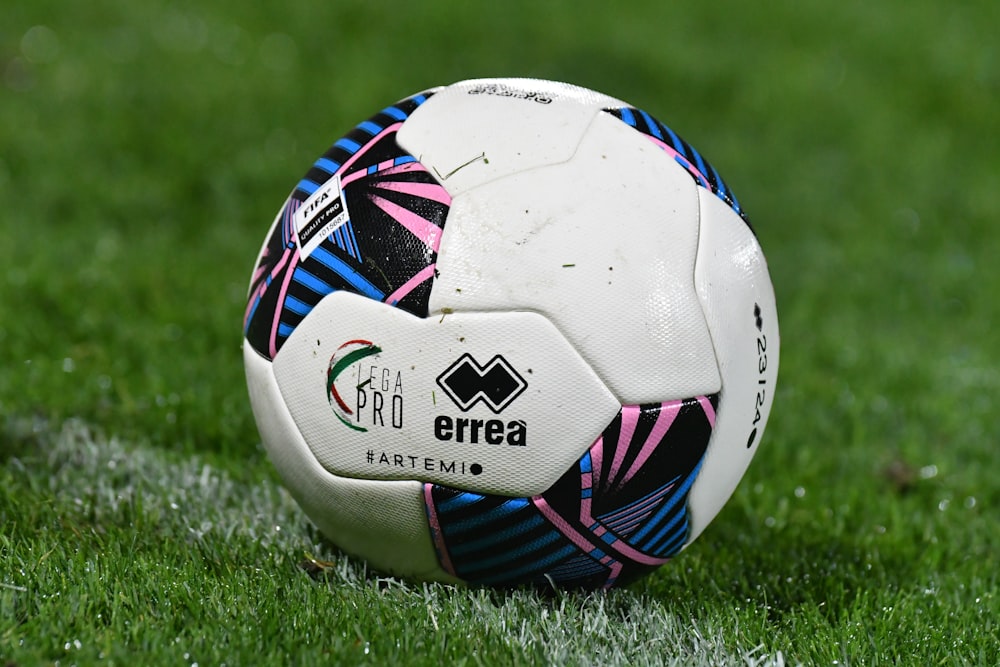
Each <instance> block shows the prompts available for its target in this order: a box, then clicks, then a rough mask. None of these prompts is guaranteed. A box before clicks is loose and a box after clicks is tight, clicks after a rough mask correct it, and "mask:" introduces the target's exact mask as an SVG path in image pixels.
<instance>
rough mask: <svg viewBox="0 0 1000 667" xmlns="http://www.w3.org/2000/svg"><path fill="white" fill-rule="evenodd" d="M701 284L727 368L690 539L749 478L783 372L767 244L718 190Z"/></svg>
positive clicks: (705, 232) (704, 222) (691, 502)
mask: <svg viewBox="0 0 1000 667" xmlns="http://www.w3.org/2000/svg"><path fill="white" fill-rule="evenodd" d="M701 199H702V204H701V239H700V242H699V247H698V262H697V266H696V268H695V284H696V285H697V288H698V296H699V297H700V299H701V302H702V305H703V308H704V312H705V318H706V319H707V321H708V328H709V330H710V331H711V338H712V341H713V343H714V345H715V354H716V358H717V359H718V363H719V370H720V372H721V374H722V393H721V396H720V402H719V409H718V411H717V415H716V423H715V430H714V431H713V433H712V438H711V440H710V441H709V444H708V449H707V451H706V453H705V460H704V462H703V463H702V467H701V472H700V473H699V475H698V479H697V480H696V481H695V483H694V485H693V486H692V487H691V493H690V495H689V496H688V506H689V508H690V511H691V533H690V535H689V537H688V544H690V543H691V542H692V541H693V540H694V539H695V538H696V537H698V535H699V534H701V531H702V530H704V529H705V527H706V526H707V525H708V524H709V522H710V521H711V520H712V519H713V518H714V517H715V515H716V514H718V513H719V510H720V509H722V506H723V505H725V503H726V501H727V500H729V497H730V496H731V495H732V493H733V491H734V490H735V489H736V486H737V484H739V482H740V480H741V479H742V478H743V474H744V473H745V472H746V469H747V467H748V466H749V465H750V460H751V459H752V458H753V455H754V453H755V452H756V451H757V443H758V441H759V439H760V436H761V435H762V434H763V432H764V427H765V426H766V425H767V418H768V415H769V414H770V412H771V404H772V402H773V401H774V387H775V382H776V380H777V377H778V350H779V346H780V339H779V336H778V314H777V309H776V306H775V301H774V288H773V287H772V285H771V278H770V276H769V275H768V271H767V262H766V260H765V259H764V253H763V252H762V251H761V248H760V244H759V243H758V242H757V239H756V237H755V236H754V235H753V232H751V230H750V228H749V227H748V226H747V225H746V223H745V222H744V221H743V220H742V219H740V217H739V216H737V215H736V214H735V213H734V212H733V210H732V209H731V208H730V207H729V206H727V205H726V204H725V203H724V202H722V201H721V200H720V199H719V198H718V197H716V196H714V195H711V194H710V193H707V192H703V194H702V197H701Z"/></svg>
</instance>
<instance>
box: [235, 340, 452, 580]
mask: <svg viewBox="0 0 1000 667" xmlns="http://www.w3.org/2000/svg"><path fill="white" fill-rule="evenodd" d="M243 361H244V364H245V367H246V375H247V386H248V388H249V393H250V404H251V407H252V408H253V412H254V417H255V418H256V420H257V425H258V428H259V429H260V434H261V439H262V440H263V442H264V444H265V446H266V447H267V450H268V455H269V457H270V459H271V461H272V462H273V464H274V466H275V468H276V469H277V471H278V474H279V475H280V476H281V478H282V481H283V482H284V483H285V487H286V488H287V489H288V490H289V492H290V493H291V494H292V495H293V496H294V497H295V500H296V501H297V502H298V503H299V505H300V506H301V507H302V509H303V511H304V512H305V513H306V515H307V516H308V517H309V518H310V519H311V520H312V521H313V523H315V524H316V525H317V526H318V527H319V529H320V530H322V531H323V533H324V534H325V535H327V536H328V537H329V538H330V539H332V540H334V541H336V543H337V544H338V545H339V546H340V547H342V548H343V549H344V550H346V551H348V552H349V553H352V554H354V555H356V556H360V557H362V558H364V559H366V560H368V562H369V563H371V564H372V565H373V566H374V567H375V568H377V569H380V570H383V571H386V572H392V573H395V574H400V575H405V576H414V577H419V578H421V579H429V580H434V581H455V579H454V577H451V576H449V575H448V574H447V573H446V572H445V571H444V570H442V569H441V566H440V564H439V563H438V560H437V556H436V554H435V552H434V545H433V543H432V542H431V539H430V535H429V532H428V527H427V513H426V509H425V507H424V499H423V486H422V484H421V483H420V482H417V481H412V480H408V481H392V482H388V481H371V480H364V479H349V478H346V477H341V476H337V475H334V474H331V473H330V472H329V471H327V470H325V469H324V468H323V467H322V466H320V464H319V462H318V461H317V460H316V457H315V456H314V454H313V452H312V450H311V449H310V448H309V445H308V444H306V441H305V439H304V438H303V435H302V432H301V430H300V429H299V428H298V425H297V424H296V423H295V420H294V419H293V418H292V415H291V413H290V412H289V410H288V408H287V405H286V402H285V399H284V397H283V396H282V395H281V392H280V390H279V388H278V383H277V380H276V379H275V377H274V373H273V370H272V365H271V363H270V362H269V361H268V360H267V359H264V358H263V357H261V356H260V355H259V354H257V353H256V352H255V351H254V350H252V349H251V348H250V346H249V345H244V346H243Z"/></svg>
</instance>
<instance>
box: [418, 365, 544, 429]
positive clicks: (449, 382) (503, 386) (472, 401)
mask: <svg viewBox="0 0 1000 667" xmlns="http://www.w3.org/2000/svg"><path fill="white" fill-rule="evenodd" d="M437 383H438V386H439V387H441V388H442V389H443V390H444V391H445V393H446V394H447V395H448V397H449V398H450V399H451V400H452V401H453V402H454V403H455V405H457V406H458V408H459V409H460V410H461V411H462V412H468V411H469V410H471V409H472V408H473V407H474V406H475V405H477V404H479V403H482V404H483V405H485V406H486V407H488V408H489V409H490V411H492V412H493V414H495V415H499V414H500V413H501V412H503V411H504V409H506V408H507V406H509V405H510V404H511V403H513V402H514V399H516V398H517V397H518V396H520V395H521V394H523V393H524V390H525V389H527V388H528V383H527V382H526V381H525V380H524V378H523V377H521V375H520V374H519V373H518V372H517V371H516V370H514V367H513V366H512V365H511V364H510V362H508V361H507V360H506V359H504V358H503V356H501V355H499V354H498V355H496V356H495V357H493V358H492V359H490V360H489V361H488V362H486V363H485V364H480V363H479V362H478V361H476V359H475V357H473V356H472V355H471V354H468V353H466V354H463V355H462V356H461V357H459V358H458V360H456V361H455V363H453V364H452V365H451V366H449V367H448V368H447V369H446V370H445V371H444V372H443V373H441V375H439V376H438V378H437ZM526 430H527V429H526V425H525V423H524V421H522V420H510V421H506V422H505V421H504V420H502V419H471V418H467V417H454V418H453V417H450V416H448V415H438V416H437V417H436V418H435V420H434V437H435V438H437V439H438V440H444V441H448V440H454V441H456V442H468V443H471V444H478V443H480V442H482V443H485V444H488V445H499V444H502V443H503V442H505V441H506V443H507V444H508V445H517V446H524V444H525V436H526Z"/></svg>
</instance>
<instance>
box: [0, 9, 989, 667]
mask: <svg viewBox="0 0 1000 667" xmlns="http://www.w3.org/2000/svg"><path fill="white" fill-rule="evenodd" d="M280 4H281V5H285V6H281V7H280V8H279V6H278V3H275V6H274V7H267V6H264V4H263V3H237V2H232V1H230V0H211V1H206V2H200V3H187V2H184V3H168V2H165V1H163V0H153V1H151V2H145V3H131V2H125V1H124V0H96V1H95V2H92V3H64V2H54V1H53V0H32V1H30V2H29V1H28V0H13V1H12V2H7V3H6V4H5V5H4V8H3V9H2V10H0V77H2V78H0V203H2V209H0V210H2V213H0V232H2V236H0V267H2V268H0V360H2V366H3V370H2V372H0V663H2V664H6V665H20V666H27V665H40V664H61V665H68V664H80V665H89V664H130V663H134V664H144V665H155V664H164V665H168V664H169V665H193V664H195V663H197V664H199V665H202V666H204V665H217V664H229V665H249V664H304V665H314V664H323V663H327V664H337V663H345V664H362V663H373V664H392V663H405V664H425V665H439V664H483V665H501V664H505V665H506V664H544V663H551V664H601V665H604V664H630V665H632V664H685V665H686V664H745V665H766V664H773V665H780V664H807V665H810V664H839V665H845V664H858V665H861V664H864V665H869V664H872V665H874V664H912V665H930V664H935V665H950V664H982V665H996V664H998V663H1000V640H998V638H997V637H998V635H1000V590H998V589H1000V586H998V574H997V573H998V557H997V556H998V552H1000V526H998V517H1000V513H998V511H997V507H998V506H1000V481H998V479H1000V478H998V475H997V470H998V467H997V453H998V446H1000V419H998V418H997V396H998V395H1000V333H998V331H1000V329H998V326H997V324H998V323H1000V272H998V271H997V264H998V261H997V260H998V258H1000V231H998V229H997V221H998V220H1000V189H998V187H997V178H998V175H1000V157H998V156H1000V104H998V100H1000V48H998V47H997V46H996V39H995V35H994V32H995V25H994V24H995V21H991V20H990V19H989V17H990V16H993V15H994V14H995V7H994V3H992V2H989V1H987V0H980V1H975V2H965V3H961V4H956V3H950V4H949V3H934V2H929V1H922V0H921V1H917V2H904V1H903V0H890V1H887V2H882V3H821V2H816V1H808V2H800V3H780V6H777V4H778V3H775V6H773V7H768V8H765V7H764V6H763V5H759V4H754V3H739V2H732V1H728V0H727V1H725V2H723V3H721V4H720V3H712V4H708V5H697V4H691V3H686V4H684V5H683V8H681V6H679V5H676V3H657V2H643V3H628V4H617V5H616V4H613V3H589V2H583V3H581V2H563V1H560V2H552V3H532V2H521V1H520V0H518V1H511V2H504V3H491V4H485V3H483V4H481V5H480V4H478V3H476V4H473V3H449V2H444V1H441V2H434V3H392V4H389V3H384V4H383V3H371V2H367V3H366V2H355V1H353V0H351V1H347V0H342V1H338V2H328V3H309V4H308V5H303V4H300V5H295V4H290V3H280ZM495 75H502V76H509V75H519V76H538V77H544V78H553V79H562V80H568V81H572V82H574V83H578V84H581V85H585V86H588V87H591V88H596V89H598V90H602V91H605V92H607V93H609V94H612V95H614V96H616V97H620V98H623V99H626V100H629V101H630V102H632V103H634V104H636V105H639V106H642V107H644V108H646V109H648V110H650V111H651V112H653V113H654V114H655V115H657V116H658V117H660V118H661V119H662V120H664V121H665V122H667V123H668V124H670V125H671V126H672V127H674V128H675V129H676V130H678V131H679V132H680V133H681V134H683V135H684V136H685V138H686V139H688V140H689V141H690V142H691V143H692V144H694V145H695V146H697V147H698V148H699V149H700V150H701V151H702V152H703V153H704V154H705V155H707V156H708V157H709V158H710V159H711V160H712V162H713V163H714V164H715V166H716V167H718V168H719V170H720V171H721V172H722V173H723V174H724V175H725V177H726V179H727V180H728V181H729V182H730V184H732V185H733V186H734V188H735V190H736V191H737V193H738V194H739V196H740V198H741V200H742V203H743V205H744V207H745V208H746V209H747V210H748V212H749V214H750V216H751V218H752V220H753V222H754V226H755V229H756V231H757V233H758V235H759V238H760V240H761V242H762V244H763V246H764V249H765V251H766V253H767V256H768V259H769V264H770V270H771V275H772V278H773V281H774V284H775V288H776V292H777V296H778V306H779V311H780V316H781V326H782V343H783V346H782V347H783V349H782V368H781V374H780V379H779V390H778V393H777V398H776V401H775V406H774V411H773V413H772V417H771V422H770V424H769V427H768V430H767V433H766V434H765V438H764V442H763V445H762V446H761V449H760V452H759V454H758V455H757V457H756V459H755V461H754V463H753V464H752V465H751V467H750V469H749V471H748V473H747V475H746V478H745V479H744V481H743V483H742V484H741V486H740V487H739V488H738V489H737V491H736V493H735V495H734V496H733V498H732V500H731V501H730V503H729V504H728V505H727V506H726V508H725V509H724V510H723V512H722V513H721V514H720V515H719V517H718V518H717V519H716V520H715V522H714V523H713V524H712V525H711V527H710V528H709V529H708V530H707V531H706V532H705V534H704V535H702V537H701V538H699V540H698V541H697V542H696V543H694V545H692V547H691V548H690V549H688V550H687V551H686V552H685V553H684V554H682V555H681V556H680V557H679V558H677V559H676V560H675V561H674V562H672V563H670V564H668V565H667V566H665V567H663V568H661V569H660V570H659V571H658V572H657V573H655V574H654V575H652V576H651V577H649V578H647V579H645V580H643V581H641V582H639V583H637V584H635V585H633V586H631V587H630V588H627V589H624V590H619V591H613V592H611V593H609V594H589V595H585V594H576V593H563V594H539V593H532V592H526V591H522V592H516V593H505V594H499V593H491V592H488V591H481V590H467V589H462V588H453V587H449V586H442V585H418V584H411V583H402V582H399V581H396V580H392V579H386V578H382V577H379V576H378V575H376V574H373V573H370V572H368V571H366V569H365V568H364V566H363V565H362V564H359V563H356V562H353V561H350V560H346V559H345V558H344V557H343V556H341V555H340V554H338V553H337V552H336V551H335V550H334V549H333V548H332V547H331V546H329V545H328V544H327V543H325V542H324V541H323V540H322V539H321V537H320V536H319V535H318V534H317V533H316V532H315V531H314V529H312V528H311V527H310V526H309V524H308V521H307V520H306V519H305V518H304V517H303V516H302V515H301V513H300V512H299V511H298V509H297V507H296V506H295V504H294V502H293V501H292V500H291V499H290V497H289V496H288V495H287V494H286V493H285V492H284V491H283V490H282V489H281V487H280V485H279V484H278V482H277V478H276V476H275V474H274V473H273V471H272V469H271V467H270V464H269V463H268V461H267V459H266V456H265V455H264V452H263V450H262V448H261V446H260V444H259V437H258V436H257V432H256V428H255V426H254V422H253V417H252V415H251V413H250V408H249V403H248V401H247V398H246V392H245V387H244V380H243V369H242V364H241V357H240V323H241V318H242V313H243V305H244V298H245V292H246V284H247V281H248V279H249V275H250V271H251V269H252V266H251V265H252V263H253V260H254V257H255V254H256V252H257V250H258V248H259V246H260V243H261V241H262V239H263V235H264V232H265V231H266V228H267V226H268V224H269V223H270V221H271V219H272V217H273V215H274V212H275V211H276V210H277V207H278V206H279V205H280V203H281V202H282V201H283V199H284V197H285V196H286V194H287V192H288V191H289V189H290V188H291V187H292V186H293V185H294V184H295V183H296V182H297V181H298V179H299V177H300V176H301V175H302V173H303V172H304V170H305V169H306V168H307V167H308V165H310V164H311V163H312V161H313V160H314V159H315V157H316V156H317V155H319V154H320V153H321V152H322V151H323V150H325V149H326V147H327V146H328V144H329V143H330V142H331V141H332V140H334V139H336V138H337V137H339V136H340V135H341V134H342V133H343V132H344V131H346V130H347V129H349V128H350V127H351V126H353V125H354V124H355V123H356V122H358V121H359V120H361V119H364V118H367V117H368V116H369V115H370V114H371V113H372V112H373V111H375V110H377V109H380V108H382V106H384V105H386V104H388V103H390V102H392V101H394V100H396V99H398V98H400V97H402V96H404V95H407V94H410V93H413V92H416V91H418V90H421V89H423V88H426V87H429V86H432V85H437V84H441V83H448V82H451V81H454V80H458V79H463V78H469V77H474V76H495Z"/></svg>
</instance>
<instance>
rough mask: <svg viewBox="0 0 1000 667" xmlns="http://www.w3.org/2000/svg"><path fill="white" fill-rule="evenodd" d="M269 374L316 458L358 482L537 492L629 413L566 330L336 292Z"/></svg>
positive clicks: (521, 317) (525, 315)
mask: <svg viewBox="0 0 1000 667" xmlns="http://www.w3.org/2000/svg"><path fill="white" fill-rule="evenodd" d="M376 348H377V351H376ZM350 355H353V357H352V356H350ZM353 358H357V359H358V360H357V361H352V359H353ZM273 368H274V376H275V378H276V380H277V384H278V387H279V389H280V391H281V398H282V400H283V401H284V403H285V404H286V405H287V406H288V410H289V411H290V413H291V415H292V418H293V420H294V422H295V425H296V427H297V429H298V431H299V432H300V433H301V434H302V436H303V438H304V439H305V442H307V443H308V446H309V448H310V450H311V452H312V454H313V455H314V456H315V458H316V459H317V460H318V462H319V464H320V465H321V466H322V467H323V468H324V469H326V470H328V471H330V472H332V473H334V474H337V475H341V476H345V477H353V478H359V479H386V480H388V479H420V480H423V481H426V482H434V483H438V484H444V485H447V486H452V487H457V488H463V489H468V490H470V491H477V492H481V493H497V494H502V495H511V496H532V495H536V494H539V493H541V492H543V491H544V490H545V489H547V488H548V487H549V486H551V485H552V484H553V483H554V482H555V481H556V480H557V479H558V478H559V476H560V475H562V474H563V473H564V472H566V470H567V469H568V468H569V467H570V466H571V465H572V464H573V463H574V462H575V461H576V460H577V459H579V458H580V456H582V455H583V453H584V452H585V451H586V449H587V448H588V447H589V446H590V445H591V444H593V442H594V440H595V439H596V438H597V436H598V435H599V434H600V433H601V430H602V429H603V428H604V427H605V426H606V425H607V424H608V422H609V421H611V419H612V418H613V417H614V416H615V414H616V413H617V412H618V410H619V408H620V406H619V404H618V401H617V400H616V399H615V397H614V396H613V395H612V394H611V393H610V392H609V391H608V389H607V388H606V387H605V386H604V384H603V383H602V382H601V381H600V379H599V378H598V377H597V376H596V375H595V374H594V372H593V371H592V370H591V369H590V367H589V366H588V365H587V364H586V363H585V362H584V361H583V360H582V359H581V358H580V355H579V354H577V352H576V350H574V349H573V347H572V346H571V345H570V344H569V343H568V342H567V341H566V339H565V338H563V337H562V336H561V335H560V333H559V331H558V330H557V329H556V328H555V327H554V326H552V324H551V323H550V322H549V321H548V320H547V319H546V318H545V317H543V316H542V315H540V314H538V313H536V312H529V311H511V312H489V313H479V312H473V313H467V312H454V313H450V312H449V313H447V314H443V315H437V316H432V317H428V318H421V317H416V316H414V315H411V314H409V313H407V312H405V311H403V310H400V309H398V308H393V307H392V306H389V305H388V304H384V303H380V302H377V301H373V300H371V299H368V298H366V297H363V296H360V295H357V294H353V293H350V292H346V291H339V292H334V293H333V294H329V295H327V296H326V297H325V298H324V299H323V300H322V301H321V302H320V303H319V305H317V306H316V307H315V308H314V309H313V311H312V312H311V313H310V314H309V317H307V318H306V319H305V320H304V321H303V322H302V323H301V324H300V325H299V326H298V327H297V328H296V330H295V332H294V333H292V335H291V336H290V337H289V338H288V340H287V341H286V342H285V345H284V347H282V349H281V350H280V351H279V352H278V355H277V356H276V357H275V359H274V362H273ZM483 383H486V384H483ZM480 385H482V386H480ZM465 392H467V393H465Z"/></svg>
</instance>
